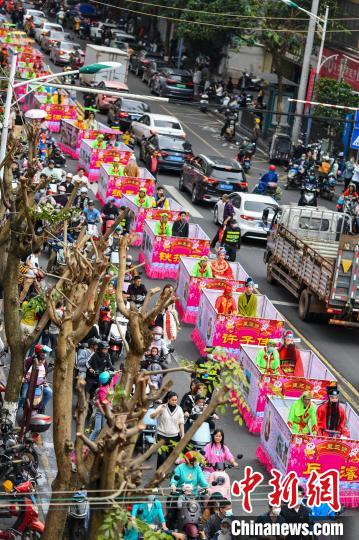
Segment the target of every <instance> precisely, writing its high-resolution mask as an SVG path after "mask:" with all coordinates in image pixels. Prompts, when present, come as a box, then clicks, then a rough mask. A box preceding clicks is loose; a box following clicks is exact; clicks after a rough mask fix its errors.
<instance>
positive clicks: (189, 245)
mask: <svg viewBox="0 0 359 540" xmlns="http://www.w3.org/2000/svg"><path fill="white" fill-rule="evenodd" d="M161 213H162V214H164V213H166V210H162V212H161ZM156 223H158V222H156V221H154V220H146V221H145V226H144V229H143V238H142V246H141V251H140V253H139V257H138V259H139V261H140V262H141V263H145V264H144V266H145V270H146V274H147V276H148V277H149V278H153V279H173V280H176V279H177V275H178V267H179V263H180V258H181V257H183V256H185V257H197V258H198V257H201V256H204V255H206V256H208V254H209V250H210V246H209V244H210V239H209V237H208V236H207V235H206V233H205V232H204V230H203V229H202V228H201V227H200V226H199V225H197V224H193V223H190V224H189V236H188V238H179V237H176V236H160V235H156V234H155V227H156Z"/></svg>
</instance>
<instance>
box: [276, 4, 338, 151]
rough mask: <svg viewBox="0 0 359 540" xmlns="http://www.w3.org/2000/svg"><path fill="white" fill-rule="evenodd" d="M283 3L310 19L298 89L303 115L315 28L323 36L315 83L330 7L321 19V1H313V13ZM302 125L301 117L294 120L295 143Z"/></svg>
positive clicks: (320, 61)
mask: <svg viewBox="0 0 359 540" xmlns="http://www.w3.org/2000/svg"><path fill="white" fill-rule="evenodd" d="M281 1H282V2H283V3H284V4H286V5H287V6H289V7H291V8H294V9H298V10H299V11H302V12H303V13H305V14H306V15H308V17H309V26H308V33H307V41H306V44H305V50H304V57H303V65H302V73H301V77H300V83H299V89H298V105H297V114H299V115H302V114H303V110H304V103H301V101H303V100H304V99H305V93H306V89H307V84H308V76H309V69H310V57H311V55H312V49H313V43H314V34H315V27H316V25H318V29H319V30H320V31H321V34H322V36H321V43H320V49H319V55H318V62H317V68H316V74H315V81H316V80H317V78H318V77H319V71H320V68H321V63H322V57H323V50H324V43H325V35H326V31H327V24H328V16H329V7H328V6H326V9H325V15H324V18H321V17H319V16H318V9H319V0H313V1H312V8H311V11H308V10H306V9H304V8H302V7H301V6H298V4H296V3H295V2H292V0H281ZM315 81H314V82H315ZM301 125H302V118H301V116H296V117H295V118H294V123H293V130H292V137H293V140H294V141H296V140H297V139H298V138H299V134H300V129H301Z"/></svg>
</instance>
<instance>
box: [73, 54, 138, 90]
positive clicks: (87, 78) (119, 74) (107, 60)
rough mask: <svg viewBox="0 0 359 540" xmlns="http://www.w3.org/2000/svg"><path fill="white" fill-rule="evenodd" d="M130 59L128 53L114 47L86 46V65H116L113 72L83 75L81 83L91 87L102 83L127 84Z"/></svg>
mask: <svg viewBox="0 0 359 540" xmlns="http://www.w3.org/2000/svg"><path fill="white" fill-rule="evenodd" d="M129 60H130V57H129V56H128V54H127V52H126V51H122V50H121V49H115V48H113V47H102V46H101V45H86V52H85V63H84V65H85V66H87V65H89V64H107V65H111V63H112V62H114V63H116V65H115V64H114V68H113V69H111V70H103V71H98V72H97V73H93V74H85V73H82V74H81V75H80V77H81V82H83V83H85V84H87V85H89V86H98V84H99V83H100V82H102V81H114V82H119V83H125V84H127V76H128V64H129Z"/></svg>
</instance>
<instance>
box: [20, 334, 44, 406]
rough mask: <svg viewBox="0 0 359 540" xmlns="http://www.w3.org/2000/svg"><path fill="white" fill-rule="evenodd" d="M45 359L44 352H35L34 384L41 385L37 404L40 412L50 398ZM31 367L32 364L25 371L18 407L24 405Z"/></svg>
mask: <svg viewBox="0 0 359 540" xmlns="http://www.w3.org/2000/svg"><path fill="white" fill-rule="evenodd" d="M36 347H38V345H36ZM36 347H35V348H36ZM40 347H41V348H43V347H44V346H43V345H40ZM46 349H49V347H46ZM50 352H51V349H50ZM45 360H46V353H44V352H41V353H40V354H37V369H38V374H37V381H36V386H37V387H40V386H41V387H42V400H41V403H40V404H39V406H38V407H39V410H40V411H41V412H44V411H45V408H46V405H47V404H48V402H49V401H50V399H51V398H52V389H51V388H50V386H49V383H48V381H47V373H48V366H47V364H45ZM33 367H34V366H33V364H31V365H30V367H29V368H28V369H27V371H26V372H25V376H24V382H23V385H22V388H21V394H20V400H19V408H22V407H24V405H25V399H26V395H27V392H28V389H29V384H30V378H31V373H32V370H33Z"/></svg>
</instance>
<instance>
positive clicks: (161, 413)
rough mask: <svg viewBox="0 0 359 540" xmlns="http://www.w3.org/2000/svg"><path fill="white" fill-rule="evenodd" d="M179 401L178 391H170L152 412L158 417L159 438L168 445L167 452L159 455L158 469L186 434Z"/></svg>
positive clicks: (152, 415) (152, 416) (153, 416)
mask: <svg viewBox="0 0 359 540" xmlns="http://www.w3.org/2000/svg"><path fill="white" fill-rule="evenodd" d="M177 401H178V396H177V394H176V392H168V394H167V395H166V396H165V398H164V400H163V403H162V405H160V406H159V407H157V409H156V410H155V411H154V412H153V413H152V414H151V418H152V419H154V418H158V420H157V437H158V439H159V440H160V439H163V444H164V445H165V446H167V447H168V449H167V450H166V451H165V452H161V454H158V455H157V469H158V468H159V467H160V466H161V465H162V463H164V462H165V461H166V459H167V457H168V456H169V454H170V453H171V451H172V450H173V446H174V445H175V443H176V442H178V441H179V440H180V438H181V437H183V435H184V414H183V410H182V407H180V406H179V405H177Z"/></svg>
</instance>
